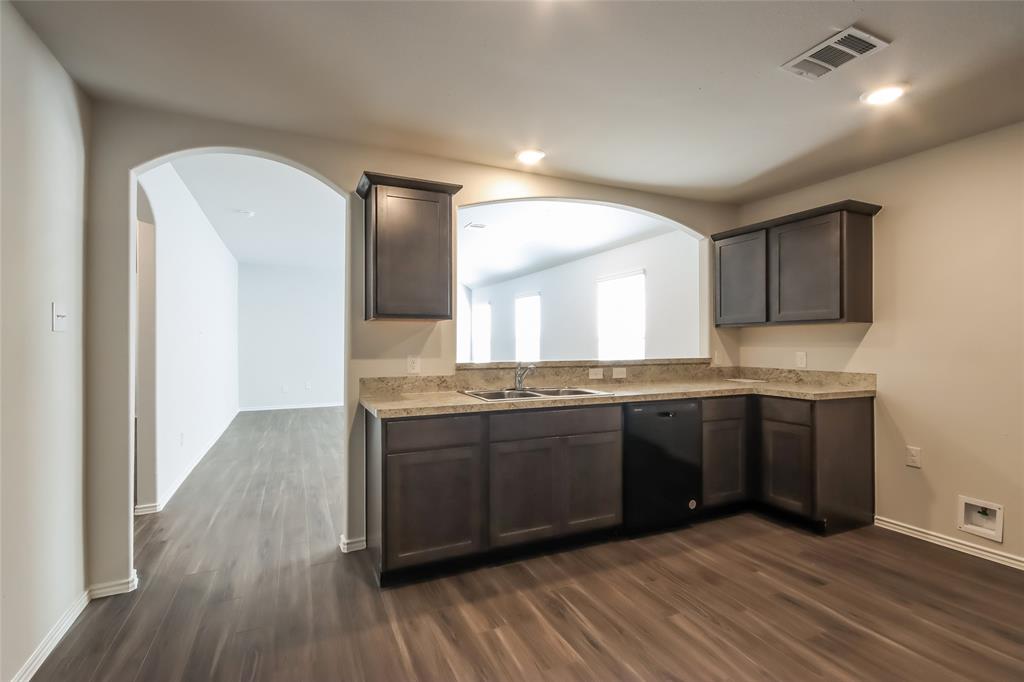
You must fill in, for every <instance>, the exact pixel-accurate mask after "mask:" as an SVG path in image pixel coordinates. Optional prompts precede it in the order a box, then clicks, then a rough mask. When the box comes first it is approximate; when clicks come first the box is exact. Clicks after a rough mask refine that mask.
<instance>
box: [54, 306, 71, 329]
mask: <svg viewBox="0 0 1024 682" xmlns="http://www.w3.org/2000/svg"><path fill="white" fill-rule="evenodd" d="M50 313H51V320H50V329H51V330H52V331H55V332H63V331H67V328H68V311H67V308H66V307H64V304H63V303H51V304H50Z"/></svg>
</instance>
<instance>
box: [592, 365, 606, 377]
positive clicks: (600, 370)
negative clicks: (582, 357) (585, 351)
mask: <svg viewBox="0 0 1024 682" xmlns="http://www.w3.org/2000/svg"><path fill="white" fill-rule="evenodd" d="M589 376H590V378H591V379H604V367H591V368H590V375H589Z"/></svg>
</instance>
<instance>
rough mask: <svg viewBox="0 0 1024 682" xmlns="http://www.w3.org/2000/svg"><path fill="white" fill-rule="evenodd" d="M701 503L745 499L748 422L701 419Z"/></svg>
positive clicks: (713, 505)
mask: <svg viewBox="0 0 1024 682" xmlns="http://www.w3.org/2000/svg"><path fill="white" fill-rule="evenodd" d="M702 440H703V451H704V457H703V466H702V479H703V485H704V490H703V494H704V506H705V507H717V506H719V505H723V504H729V503H732V502H740V501H742V500H745V499H747V422H746V420H745V419H722V420H718V421H706V422H704V429H703V436H702Z"/></svg>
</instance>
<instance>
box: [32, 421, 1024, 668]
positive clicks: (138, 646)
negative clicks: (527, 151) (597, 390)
mask: <svg viewBox="0 0 1024 682" xmlns="http://www.w3.org/2000/svg"><path fill="white" fill-rule="evenodd" d="M343 421H344V418H343V414H342V411H341V410H338V409H316V410H287V411H275V412H259V413H242V414H240V415H239V416H238V417H237V418H236V419H235V421H234V422H233V423H232V425H231V426H230V428H229V429H228V430H227V432H226V433H225V434H224V436H223V437H222V438H221V440H220V441H219V442H218V443H217V444H216V445H215V446H214V448H213V449H212V450H211V451H210V453H209V454H208V455H207V456H206V457H205V458H204V459H203V461H202V462H201V463H200V464H199V465H198V466H197V467H196V469H195V471H194V472H193V473H192V475H191V476H190V477H189V478H188V480H187V481H186V482H185V483H184V485H183V486H182V488H181V490H180V491H179V492H178V494H177V495H175V497H174V499H173V500H172V501H171V502H170V503H169V504H168V505H167V508H166V509H165V510H164V511H163V512H161V513H160V514H154V515H151V516H147V517H141V518H139V519H137V523H136V531H135V534H136V555H137V557H136V562H137V567H138V570H139V574H140V576H141V584H140V587H139V589H138V590H136V591H135V592H133V593H130V594H125V595H118V596H115V597H108V598H106V599H99V600H96V601H94V602H93V603H91V604H90V605H89V606H88V607H87V608H86V610H85V612H84V613H83V614H82V615H81V616H80V617H79V619H78V621H77V622H76V623H75V625H74V626H73V628H72V629H71V630H70V632H69V633H68V634H67V636H66V637H65V638H64V640H63V641H62V642H61V644H60V645H59V646H58V648H57V649H56V650H55V651H54V653H53V654H52V655H51V656H50V657H49V659H48V660H47V661H46V662H45V663H44V664H43V667H42V668H41V670H40V671H39V672H38V674H37V675H36V677H35V679H36V680H40V681H42V680H76V681H80V682H85V681H87V680H118V681H122V680H124V681H127V680H144V681H147V682H148V681H156V680H289V681H296V680H753V679H757V680H764V679H778V680H788V681H793V680H955V679H977V680H987V681H992V680H1021V679H1024V573H1021V572H1019V571H1015V570H1013V569H1010V568H1006V567H1002V566H998V565H995V564H991V563H989V562H985V561H983V560H980V559H976V558H973V557H969V556H966V555H963V554H959V553H956V552H953V551H950V550H946V549H943V548H940V547H936V546H934V545H930V544H927V543H924V542H921V541H918V540H914V539H911V538H907V537H904V536H901V535H897V534H895V533H891V532H889V531H884V530H881V529H878V528H865V529H861V530H857V531H853V532H849V533H845V534H841V535H837V536H833V537H830V538H822V537H818V536H815V535H812V534H809V533H806V532H804V531H801V530H798V529H794V528H791V527H788V526H784V525H779V524H777V523H776V522H774V521H770V520H767V519H763V518H760V517H758V516H755V515H752V514H743V515H738V516H732V517H728V518H723V519H719V520H715V521H709V522H705V523H701V524H699V525H695V526H693V527H690V528H686V529H682V530H678V531H674V532H670V533H664V534H660V535H653V536H648V537H644V538H639V539H632V540H621V541H616V542H611V543H607V544H601V545H592V546H588V547H583V548H578V549H574V550H571V551H566V552H562V553H558V554H551V555H547V556H539V557H534V558H529V559H525V560H522V561H517V562H513V563H508V564H504V565H499V566H490V567H485V568H481V569H478V570H475V571H471V572H467V573H462V574H458V575H454V576H450V577H445V578H440V579H436V580H432V581H429V582H423V583H418V584H414V585H407V586H403V587H398V588H393V589H388V590H383V591H382V590H378V589H377V588H376V586H375V585H374V583H373V578H372V574H371V571H370V567H369V565H368V561H367V557H366V554H365V553H364V552H361V553H354V554H348V555H343V554H341V553H340V551H339V550H338V548H337V541H338V528H339V519H340V513H341V510H340V501H341V499H342V474H341V454H340V453H341V443H342V442H343V441H344V423H343Z"/></svg>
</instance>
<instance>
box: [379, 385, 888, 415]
mask: <svg viewBox="0 0 1024 682" xmlns="http://www.w3.org/2000/svg"><path fill="white" fill-rule="evenodd" d="M581 387H582V388H593V389H597V390H602V391H611V392H612V395H603V396H588V397H585V398H541V399H531V400H519V401H507V402H485V401H483V400H479V399H477V398H473V397H471V396H468V395H465V394H464V393H459V392H457V391H430V392H422V393H413V392H406V393H391V394H380V395H363V396H361V397H360V399H359V402H360V403H361V404H362V406H363V407H364V408H366V410H367V411H368V412H370V413H371V414H373V415H374V416H375V417H379V418H380V419H395V418H399V417H423V416H429V415H441V414H463V413H468V412H495V411H500V410H537V409H542V408H548V407H568V406H572V405H614V404H619V403H630V402H640V401H647V400H677V399H681V398H709V397H717V396H730V395H767V396H774V397H777V398H798V399H800V400H837V399H841V398H865V397H873V396H874V395H875V390H874V389H873V388H867V387H864V386H850V385H844V384H843V383H822V384H810V383H786V382H779V381H765V382H761V383H745V382H743V383H741V382H735V381H729V380H728V379H712V380H692V381H666V382H651V383H642V384H614V385H609V384H589V385H588V384H582V385H581Z"/></svg>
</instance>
